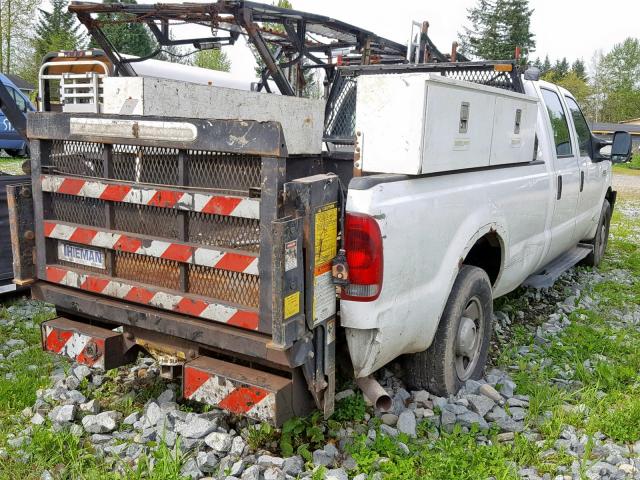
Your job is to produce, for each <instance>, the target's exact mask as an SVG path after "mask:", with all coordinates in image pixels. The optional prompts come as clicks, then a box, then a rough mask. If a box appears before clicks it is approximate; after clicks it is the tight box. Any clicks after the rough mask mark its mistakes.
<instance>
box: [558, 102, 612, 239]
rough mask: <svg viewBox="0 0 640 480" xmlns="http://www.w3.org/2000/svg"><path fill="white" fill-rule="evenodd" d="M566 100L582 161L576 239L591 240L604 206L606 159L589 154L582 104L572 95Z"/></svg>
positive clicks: (589, 140) (588, 139) (587, 131)
mask: <svg viewBox="0 0 640 480" xmlns="http://www.w3.org/2000/svg"><path fill="white" fill-rule="evenodd" d="M565 101H566V103H567V107H568V109H569V112H570V113H571V115H570V116H571V119H572V121H573V125H574V127H575V131H576V137H577V138H576V140H577V143H578V147H577V148H578V150H579V152H578V153H579V158H578V162H579V164H580V199H579V200H578V210H577V215H576V232H575V235H574V240H575V241H577V242H579V241H580V240H587V239H588V237H589V235H590V234H591V232H592V230H593V228H595V226H596V225H597V223H598V220H599V219H600V210H601V209H602V196H603V194H604V192H603V186H604V185H605V182H604V181H603V173H604V175H605V176H606V173H607V172H606V170H603V168H606V162H594V161H593V160H591V157H590V156H589V144H590V143H591V130H590V129H589V125H588V124H587V121H586V120H585V118H584V115H583V114H582V111H581V110H580V107H579V106H578V103H577V102H576V101H575V100H574V99H573V98H572V97H570V96H568V95H565Z"/></svg>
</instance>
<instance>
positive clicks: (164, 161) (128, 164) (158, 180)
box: [112, 145, 180, 185]
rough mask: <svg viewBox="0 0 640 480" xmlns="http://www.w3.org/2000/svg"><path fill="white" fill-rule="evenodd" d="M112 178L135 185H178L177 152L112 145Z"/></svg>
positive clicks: (165, 149)
mask: <svg viewBox="0 0 640 480" xmlns="http://www.w3.org/2000/svg"><path fill="white" fill-rule="evenodd" d="M112 178H113V179H115V180H125V181H128V182H136V183H155V184H159V185H179V184H180V181H179V180H180V177H179V173H178V150H175V149H171V148H159V147H137V146H133V145H114V147H113V177H112Z"/></svg>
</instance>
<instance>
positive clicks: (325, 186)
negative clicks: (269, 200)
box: [285, 174, 340, 417]
mask: <svg viewBox="0 0 640 480" xmlns="http://www.w3.org/2000/svg"><path fill="white" fill-rule="evenodd" d="M339 188H340V187H339V182H338V177H337V176H336V175H333V174H321V175H315V176H312V177H306V178H301V179H297V180H294V181H292V182H289V183H287V184H286V189H285V195H286V198H287V199H288V200H289V201H291V202H292V203H293V204H294V205H295V208H296V210H297V212H298V215H300V216H301V217H302V218H304V221H305V226H304V232H305V234H304V243H305V255H306V259H305V270H306V272H305V316H306V321H307V322H306V323H307V329H309V330H310V331H312V332H313V347H314V355H313V356H312V357H311V358H310V359H309V361H307V362H305V364H303V365H302V371H303V373H304V375H305V378H306V380H307V383H308V385H309V389H310V391H311V393H312V395H313V397H314V400H315V402H316V405H317V406H318V408H320V409H322V410H323V411H324V414H325V417H328V416H330V415H331V414H332V413H333V409H334V403H335V398H334V397H335V381H336V378H335V373H336V372H335V338H336V328H337V325H336V322H337V320H336V315H335V313H334V314H333V315H331V316H328V317H327V318H320V319H318V320H316V319H315V318H314V315H315V312H316V305H315V298H316V292H315V288H316V278H317V276H316V273H317V272H316V269H317V268H318V267H319V266H320V265H316V254H317V253H318V252H316V249H315V240H316V235H317V234H319V232H316V218H317V217H316V215H317V214H318V213H319V212H320V209H322V208H323V207H325V208H326V207H327V206H330V205H335V208H336V209H338V208H339V205H338V192H339ZM337 213H339V212H337V211H336V214H337ZM338 219H339V215H338V216H337V218H336V222H337V221H338ZM337 229H338V226H337V225H336V231H337ZM336 242H337V239H336ZM335 249H336V251H337V243H336V245H335ZM334 295H335V294H334ZM336 302H337V299H336Z"/></svg>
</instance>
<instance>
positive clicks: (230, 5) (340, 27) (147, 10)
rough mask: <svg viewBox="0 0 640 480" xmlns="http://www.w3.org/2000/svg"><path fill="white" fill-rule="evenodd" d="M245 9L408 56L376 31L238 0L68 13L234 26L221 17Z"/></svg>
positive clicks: (256, 16)
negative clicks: (319, 27)
mask: <svg viewBox="0 0 640 480" xmlns="http://www.w3.org/2000/svg"><path fill="white" fill-rule="evenodd" d="M243 10H249V11H250V12H251V14H252V16H253V20H254V21H256V22H266V23H275V22H282V19H283V18H293V19H295V20H300V19H303V20H304V21H306V22H307V23H311V24H317V25H323V26H325V27H327V28H328V29H331V30H333V31H335V32H337V33H338V34H348V35H353V36H355V37H358V35H360V34H362V33H364V34H367V35H369V36H370V37H372V38H373V39H374V41H375V43H378V44H380V45H381V47H383V48H386V49H387V50H388V51H389V52H395V53H397V54H398V55H399V56H402V57H403V58H404V57H405V56H406V46H405V45H402V44H400V43H396V42H394V41H392V40H389V39H385V38H382V37H379V36H378V35H375V34H374V33H373V32H369V31H367V30H364V29H361V28H359V27H356V26H354V25H350V24H348V23H345V22H342V21H340V20H336V19H333V18H330V17H325V16H322V15H317V14H313V13H308V12H303V11H300V10H294V9H288V8H281V7H276V6H273V5H265V4H261V3H257V2H247V1H243V2H237V1H235V0H222V1H218V2H214V3H209V4H193V3H190V4H175V3H174V4H155V5H151V4H122V3H113V4H97V3H83V2H72V3H71V5H70V6H69V11H70V12H73V13H76V14H77V15H89V14H91V13H127V14H132V15H135V16H136V17H137V18H136V20H137V21H138V22H140V21H144V22H149V21H158V20H163V19H170V20H180V21H186V22H207V23H211V22H212V21H218V22H220V23H232V22H233V19H231V18H225V17H222V16H221V15H222V14H229V15H232V16H233V17H234V18H235V19H236V21H237V20H238V18H239V17H240V16H241V15H242V12H243ZM351 46H352V45H351Z"/></svg>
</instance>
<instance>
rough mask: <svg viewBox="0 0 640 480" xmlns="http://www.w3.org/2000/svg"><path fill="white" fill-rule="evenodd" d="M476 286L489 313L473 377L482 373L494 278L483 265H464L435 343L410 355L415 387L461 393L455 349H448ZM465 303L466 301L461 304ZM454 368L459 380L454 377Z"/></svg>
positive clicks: (411, 382) (407, 365)
mask: <svg viewBox="0 0 640 480" xmlns="http://www.w3.org/2000/svg"><path fill="white" fill-rule="evenodd" d="M474 289H477V290H478V291H477V292H476V294H480V295H481V301H482V303H483V308H484V314H485V332H483V338H484V340H483V345H482V347H481V351H480V359H479V361H478V365H477V366H476V370H475V371H474V374H473V375H472V378H480V376H482V372H483V370H484V366H485V363H486V358H487V355H488V351H489V343H490V338H491V333H492V330H493V326H492V323H493V306H492V296H491V282H490V281H489V277H488V275H487V274H486V272H485V271H484V270H482V269H481V268H478V267H473V266H469V265H464V266H463V267H462V268H461V269H460V272H459V273H458V276H457V278H456V280H455V282H454V284H453V287H452V289H451V293H450V294H449V299H448V300H447V304H446V306H445V308H444V311H443V313H442V317H441V319H440V323H439V324H438V329H437V331H436V334H435V337H434V339H433V342H432V343H431V346H430V347H429V348H428V349H427V350H425V351H423V352H418V353H415V354H412V355H408V356H407V358H406V361H405V372H406V375H407V376H406V380H407V383H408V384H409V386H410V387H411V388H414V389H425V388H426V389H428V390H429V391H430V392H431V393H434V394H436V395H440V396H448V395H453V394H455V393H457V391H458V389H459V388H460V387H461V386H462V384H461V382H460V381H459V379H457V375H456V374H455V367H454V366H453V362H452V361H451V358H452V355H453V352H450V351H449V352H448V351H447V349H448V348H449V345H450V343H451V341H450V337H451V336H452V335H456V334H457V325H458V321H459V318H455V316H456V315H458V314H457V312H461V310H463V309H464V307H465V306H466V304H467V302H468V300H469V298H470V295H469V291H470V290H474ZM461 304H464V305H462V306H461ZM452 324H454V325H452ZM452 368H453V375H454V376H455V379H456V380H457V381H453V380H452V378H453V377H452V372H451V369H452Z"/></svg>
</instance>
